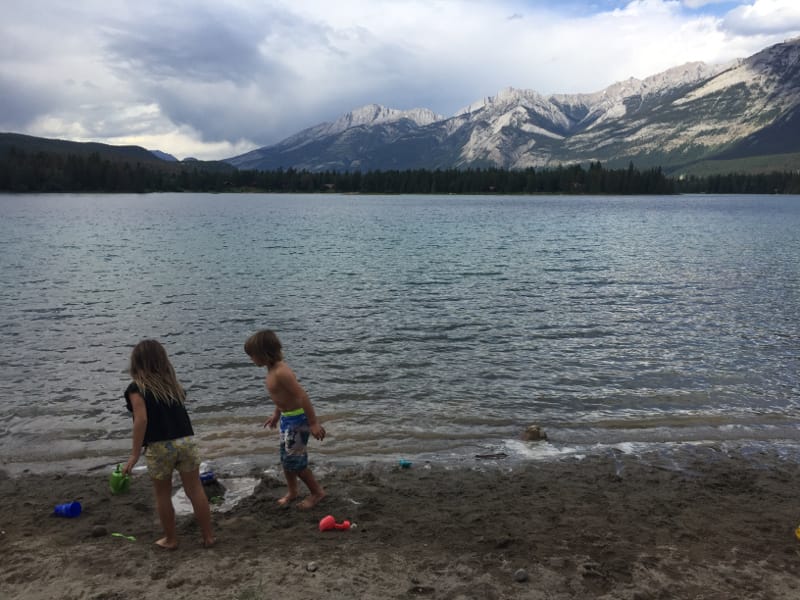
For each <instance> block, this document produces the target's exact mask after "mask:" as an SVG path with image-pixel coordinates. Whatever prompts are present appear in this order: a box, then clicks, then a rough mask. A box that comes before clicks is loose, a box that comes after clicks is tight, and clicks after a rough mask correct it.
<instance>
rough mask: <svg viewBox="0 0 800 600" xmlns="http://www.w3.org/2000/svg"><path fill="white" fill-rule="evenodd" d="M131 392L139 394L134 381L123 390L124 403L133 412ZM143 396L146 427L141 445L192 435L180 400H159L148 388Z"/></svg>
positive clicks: (190, 426) (187, 416)
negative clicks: (145, 409) (145, 410)
mask: <svg viewBox="0 0 800 600" xmlns="http://www.w3.org/2000/svg"><path fill="white" fill-rule="evenodd" d="M132 393H139V394H141V392H140V391H139V386H137V385H136V383H131V384H130V385H129V386H128V388H127V389H126V390H125V404H126V406H127V407H128V410H129V411H130V412H131V413H133V407H132V406H131V399H130V395H131V394H132ZM143 396H144V404H145V407H146V408H147V429H146V430H145V432H144V443H143V444H142V445H143V446H147V444H149V443H150V442H163V441H166V440H176V439H178V438H182V437H186V436H189V435H194V430H193V429H192V422H191V421H190V420H189V413H187V412H186V407H185V406H184V405H183V403H182V402H170V403H167V402H159V401H158V400H156V398H155V396H153V394H152V393H151V392H150V391H149V390H148V391H147V392H146V393H145V394H143Z"/></svg>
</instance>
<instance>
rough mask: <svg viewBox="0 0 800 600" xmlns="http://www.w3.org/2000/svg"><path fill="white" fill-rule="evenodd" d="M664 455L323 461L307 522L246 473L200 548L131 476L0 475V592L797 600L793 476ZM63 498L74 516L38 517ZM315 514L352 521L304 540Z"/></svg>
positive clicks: (735, 462)
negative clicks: (207, 544) (171, 541)
mask: <svg viewBox="0 0 800 600" xmlns="http://www.w3.org/2000/svg"><path fill="white" fill-rule="evenodd" d="M675 458H676V457H675V456H673V457H671V458H669V459H666V458H664V457H657V456H650V457H648V456H645V457H640V458H633V457H626V456H621V455H612V454H609V455H607V456H603V457H594V458H585V459H584V460H575V459H569V460H562V461H552V462H529V463H522V464H519V463H517V464H510V463H506V461H503V460H493V459H489V460H486V459H478V458H476V459H474V460H472V461H465V462H463V463H460V464H458V465H450V466H448V465H438V464H433V463H430V464H418V463H413V464H412V465H411V466H410V467H409V468H401V467H400V466H399V465H388V466H387V465H380V464H366V465H361V466H336V467H334V466H329V465H324V467H325V468H320V469H318V472H319V473H320V474H321V475H320V476H319V479H320V482H321V483H322V484H323V485H324V486H325V487H326V490H327V492H328V497H327V498H326V499H325V500H324V501H323V502H322V503H321V504H320V505H319V506H317V507H315V508H314V509H312V510H311V511H308V512H301V511H298V510H296V509H281V508H279V507H278V506H277V504H276V500H277V499H278V498H279V497H280V496H281V495H283V493H284V491H285V488H284V485H283V481H282V480H281V479H279V478H274V477H272V476H264V477H262V479H261V481H260V483H258V485H257V487H256V489H255V491H254V493H253V494H252V495H251V496H248V497H246V498H245V499H243V500H242V501H241V502H239V503H238V504H237V505H236V506H235V507H234V508H233V509H231V510H229V511H227V512H219V511H218V510H215V512H214V513H213V520H214V526H215V529H216V535H217V537H218V540H219V541H218V544H217V545H216V546H215V547H214V548H212V549H204V548H202V547H201V546H200V543H199V533H198V530H197V527H196V526H195V524H194V522H193V519H192V517H191V516H180V517H179V520H178V523H179V534H180V544H181V545H180V547H179V548H178V549H177V550H176V551H174V552H167V551H164V550H160V549H158V548H156V547H155V546H154V545H153V541H154V540H156V539H157V538H158V537H160V530H159V526H158V521H157V518H156V516H155V512H154V505H153V499H152V494H151V487H150V484H149V480H148V479H147V477H146V475H145V476H137V477H136V478H135V480H134V482H133V486H132V489H131V492H130V493H129V494H126V495H121V496H112V495H111V493H110V492H109V490H108V484H107V476H105V475H104V476H100V475H96V476H90V475H80V476H75V475H69V476H67V475H63V476H52V475H33V474H22V475H20V476H15V477H11V476H8V475H6V474H0V502H2V504H0V506H2V507H3V509H2V511H0V531H2V533H0V540H1V541H2V544H0V563H2V569H0V598H3V599H16V598H25V599H40V598H41V599H44V598H48V599H50V598H70V599H84V598H86V599H97V600H100V599H127V598H131V599H134V598H136V599H138V598H192V599H193V600H205V599H218V598H234V599H242V600H244V599H255V598H278V597H284V598H286V597H291V598H325V599H330V598H333V599H353V598H370V599H372V598H375V599H382V598H431V599H452V600H457V599H458V600H463V599H473V598H474V599H482V600H483V599H505V598H509V599H511V598H514V599H516V598H520V599H527V598H530V599H542V600H544V599H548V600H559V599H568V598H569V599H572V598H586V599H589V598H591V599H596V598H608V599H611V598H614V599H617V598H619V599H629V600H647V599H683V598H687V599H689V598H692V599H700V598H702V599H719V600H731V599H739V598H741V599H745V598H746V599H765V600H766V599H787V600H788V599H793V600H795V599H797V598H800V569H799V568H798V566H800V541H798V540H797V539H796V537H795V535H794V528H795V527H796V526H797V525H798V523H799V522H800V467H799V466H798V465H797V464H795V463H793V462H787V461H783V460H781V459H780V458H778V457H777V456H774V455H770V454H763V455H760V456H749V457H743V456H739V455H733V456H731V455H728V454H725V453H723V452H722V451H719V450H714V449H705V450H703V451H697V450H687V451H685V452H678V456H677V461H676V460H675ZM678 464H680V465H681V466H680V467H678V466H677V465H678ZM68 500H78V501H80V502H81V503H82V504H83V513H82V514H81V516H80V517H78V518H75V519H65V518H59V517H55V516H52V514H51V513H52V510H53V506H54V505H55V504H56V503H59V502H64V501H68ZM328 514H331V515H333V516H334V517H335V518H336V519H337V520H338V521H343V520H344V519H348V520H350V521H352V522H354V523H356V525H357V527H356V528H354V529H350V530H349V531H330V532H320V531H318V522H319V520H320V519H321V518H322V517H324V516H325V515H328ZM112 532H118V533H123V534H125V535H129V536H134V537H135V538H136V539H135V541H131V540H129V539H126V538H123V537H117V536H112V535H110V534H111V533H112Z"/></svg>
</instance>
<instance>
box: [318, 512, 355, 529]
mask: <svg viewBox="0 0 800 600" xmlns="http://www.w3.org/2000/svg"><path fill="white" fill-rule="evenodd" d="M332 529H350V521H342V522H341V523H337V522H336V519H334V518H333V515H328V516H327V517H322V519H320V521H319V530H320V531H330V530H332Z"/></svg>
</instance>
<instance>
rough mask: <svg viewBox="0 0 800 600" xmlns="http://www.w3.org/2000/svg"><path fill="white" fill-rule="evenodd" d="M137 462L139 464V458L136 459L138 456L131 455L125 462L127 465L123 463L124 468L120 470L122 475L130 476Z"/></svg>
mask: <svg viewBox="0 0 800 600" xmlns="http://www.w3.org/2000/svg"><path fill="white" fill-rule="evenodd" d="M137 462H139V457H138V456H133V455H132V456H131V457H130V458H129V459H128V462H127V463H125V467H124V468H123V469H122V473H123V474H124V475H130V473H131V471H133V467H135V466H136V463H137Z"/></svg>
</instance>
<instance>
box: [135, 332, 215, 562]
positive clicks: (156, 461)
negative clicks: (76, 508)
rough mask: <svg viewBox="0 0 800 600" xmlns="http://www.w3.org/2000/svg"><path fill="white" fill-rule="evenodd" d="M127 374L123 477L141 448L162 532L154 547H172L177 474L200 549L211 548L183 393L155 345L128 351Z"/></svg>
mask: <svg viewBox="0 0 800 600" xmlns="http://www.w3.org/2000/svg"><path fill="white" fill-rule="evenodd" d="M130 375H131V379H133V382H132V383H131V384H130V385H129V386H128V389H126V390H125V402H126V404H127V407H128V410H129V411H131V412H132V413H133V446H132V448H131V457H130V458H129V459H128V462H127V464H126V465H125V469H124V472H125V473H126V474H127V473H130V472H131V470H132V469H133V467H134V465H136V462H137V461H138V460H139V457H140V456H141V453H142V448H143V447H144V448H146V459H147V472H148V474H149V475H150V479H151V480H152V482H153V490H154V491H155V497H156V509H157V511H158V518H159V520H160V521H161V527H163V529H164V537H163V538H161V539H160V540H157V541H156V544H157V545H158V546H161V547H162V548H166V549H168V550H174V549H175V548H177V547H178V537H177V532H176V525H175V509H174V507H173V506H172V471H173V470H174V469H177V470H178V472H179V473H180V476H181V482H182V483H183V490H184V491H185V492H186V496H187V497H188V498H189V500H190V501H191V503H192V508H193V509H194V516H195V519H197V523H198V524H199V525H200V530H201V532H202V534H203V545H204V546H206V547H208V546H212V545H213V544H214V534H213V532H212V530H211V509H210V508H209V506H208V498H207V497H206V493H205V491H204V490H203V484H202V482H201V481H200V459H199V458H198V454H197V446H196V445H195V443H194V440H193V439H192V436H193V435H194V431H193V430H192V423H191V421H190V420H189V415H188V413H187V412H186V407H185V406H184V405H183V401H184V400H185V398H186V394H185V392H184V391H183V388H182V387H181V384H180V383H178V379H177V377H176V376H175V370H174V369H173V368H172V364H171V363H170V362H169V358H168V357H167V351H166V350H164V347H163V346H162V345H161V344H160V343H159V342H157V341H156V340H143V341H141V342H139V343H138V344H136V347H135V348H134V349H133V352H131V364H130Z"/></svg>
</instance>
